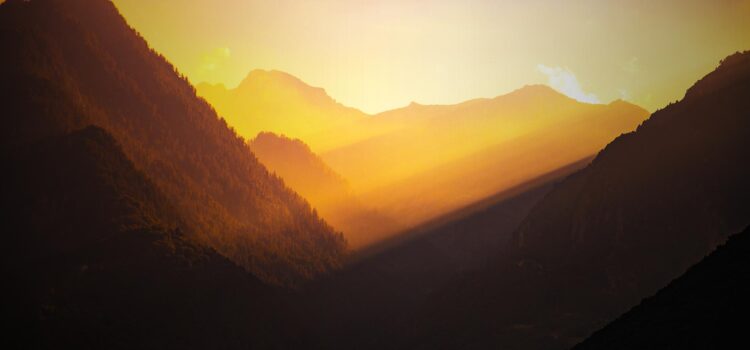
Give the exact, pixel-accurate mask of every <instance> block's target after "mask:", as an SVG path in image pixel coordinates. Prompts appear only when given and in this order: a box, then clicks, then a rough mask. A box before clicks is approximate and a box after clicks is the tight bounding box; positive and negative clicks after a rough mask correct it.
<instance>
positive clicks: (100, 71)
mask: <svg viewBox="0 0 750 350" xmlns="http://www.w3.org/2000/svg"><path fill="white" fill-rule="evenodd" d="M0 46H2V47H3V48H4V50H3V52H4V54H3V55H2V57H0V76H2V79H1V80H0V92H1V94H2V96H1V97H0V99H1V102H2V105H3V108H4V111H3V113H4V116H6V117H5V118H4V120H3V122H4V127H3V128H2V135H0V136H2V146H3V149H4V150H6V151H7V152H8V153H13V152H15V151H16V150H19V149H23V148H25V147H28V146H29V145H31V144H33V143H35V142H37V141H40V140H44V139H46V138H49V137H55V136H59V135H62V134H65V133H67V132H70V131H72V130H76V129H80V128H83V127H85V126H87V125H96V126H99V127H101V128H103V129H105V130H107V131H108V132H109V133H111V134H112V136H113V137H114V138H115V139H116V140H117V141H118V143H119V144H120V145H122V149H123V151H124V153H125V154H126V156H127V157H128V158H129V159H131V160H132V161H133V163H134V164H135V167H136V169H138V170H139V171H142V172H143V173H144V174H145V176H147V177H148V178H149V179H150V180H151V181H153V183H154V184H155V186H156V187H157V188H158V189H159V190H160V191H161V192H163V193H164V195H165V196H166V197H167V199H168V200H169V201H170V203H172V205H173V206H174V208H175V210H176V212H177V213H178V214H179V216H180V218H181V220H182V222H181V225H180V227H181V229H182V230H183V232H185V234H186V235H188V236H190V237H192V238H194V239H195V240H197V241H200V242H201V243H203V244H205V245H207V246H210V247H213V248H215V249H216V250H217V251H218V252H220V253H221V254H223V255H225V256H227V257H229V258H230V259H231V260H232V261H234V262H235V263H237V264H238V265H240V266H243V267H244V268H246V269H247V270H248V271H250V272H252V273H253V274H254V275H256V276H257V277H259V278H260V279H262V280H264V281H267V282H271V283H277V284H296V283H299V281H302V280H307V279H310V278H312V277H314V276H316V275H318V274H321V273H325V272H327V271H329V270H331V269H332V268H336V267H338V266H340V262H341V260H342V257H343V254H344V253H345V249H346V248H345V241H344V240H343V237H342V236H341V234H340V233H336V232H334V231H333V230H332V228H331V227H330V226H328V225H327V224H326V223H325V222H324V221H323V220H322V219H320V218H319V217H318V216H317V215H316V214H315V212H314V211H313V210H312V208H311V207H310V206H309V204H308V203H307V202H306V201H305V200H304V199H302V198H301V197H300V196H299V195H297V194H296V193H294V192H292V191H291V190H289V189H288V188H286V187H285V186H284V184H283V182H282V181H280V180H279V179H278V178H277V177H275V176H273V175H272V174H270V173H269V172H268V171H267V170H266V169H265V167H263V166H262V165H261V164H260V163H259V162H258V161H257V159H256V158H255V157H254V156H253V154H252V153H251V151H250V150H249V148H248V147H247V145H246V144H245V142H244V141H243V140H242V139H241V138H240V137H238V136H237V135H236V134H235V133H234V131H232V130H231V129H230V128H229V127H228V126H227V125H226V123H225V122H224V120H222V119H220V118H219V117H218V116H217V115H216V113H215V112H214V111H213V109H212V108H211V107H210V106H209V105H208V103H206V102H205V101H203V100H202V99H199V98H197V97H196V94H195V90H194V88H193V87H192V86H191V85H190V84H189V83H188V82H187V80H185V79H184V78H183V77H180V76H179V74H178V73H177V72H176V71H175V69H174V67H173V66H172V65H171V64H169V63H168V62H167V61H166V60H165V59H164V58H163V57H162V56H160V55H158V54H156V53H155V52H153V51H152V50H151V49H150V48H149V47H148V45H147V44H146V42H145V41H144V40H143V39H142V38H141V37H140V36H139V35H138V34H137V33H136V32H134V31H133V30H132V29H131V28H130V27H128V26H127V24H126V23H125V21H124V19H123V18H122V17H121V16H120V15H119V13H118V12H117V9H116V8H115V6H114V5H113V4H112V3H110V2H109V1H103V0H71V1H62V0H37V1H30V2H29V1H8V2H6V3H4V4H3V5H2V8H0Z"/></svg>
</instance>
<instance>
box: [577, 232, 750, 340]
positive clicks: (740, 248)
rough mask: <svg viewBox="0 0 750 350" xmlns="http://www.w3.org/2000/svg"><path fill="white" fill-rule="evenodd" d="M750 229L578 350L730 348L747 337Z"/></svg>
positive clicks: (749, 307)
mask: <svg viewBox="0 0 750 350" xmlns="http://www.w3.org/2000/svg"><path fill="white" fill-rule="evenodd" d="M749 292H750V229H745V231H743V232H742V233H739V234H736V235H734V236H732V237H730V238H729V240H728V241H727V243H726V244H724V245H723V246H721V247H719V248H718V249H717V250H716V251H714V252H713V253H711V255H709V256H708V257H706V258H704V259H703V260H702V261H701V262H700V263H698V264H696V265H695V266H693V267H691V268H690V269H689V270H688V271H687V272H686V273H685V274H683V275H682V276H680V277H679V278H678V279H676V280H674V281H672V282H671V283H670V284H669V285H668V286H667V287H665V288H663V289H662V290H660V291H659V292H658V293H656V295H654V296H652V297H649V298H647V299H645V300H643V301H642V302H641V303H640V304H639V305H638V306H636V307H634V308H633V309H632V310H630V311H628V312H627V313H625V314H624V315H622V316H620V317H619V318H618V319H617V320H615V321H614V322H612V323H610V324H609V325H607V326H606V327H605V328H603V329H602V330H600V331H597V332H596V333H594V334H593V335H592V336H591V337H590V338H588V339H586V341H584V342H583V343H581V344H579V345H577V346H576V347H575V348H574V349H582V350H583V349H688V348H693V349H696V348H703V349H710V348H731V347H733V346H736V344H741V343H742V342H744V340H745V332H744V327H743V325H744V323H743V322H741V321H740V320H742V319H744V318H745V316H746V315H747V311H748V310H750V304H749V303H748V300H747V295H748V293H749Z"/></svg>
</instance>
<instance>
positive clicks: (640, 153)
mask: <svg viewBox="0 0 750 350" xmlns="http://www.w3.org/2000/svg"><path fill="white" fill-rule="evenodd" d="M748 111H750V52H746V53H737V54H734V55H732V56H729V57H727V58H726V59H724V60H723V61H722V63H721V64H720V66H719V67H718V68H717V69H716V70H715V71H714V72H712V73H710V74H708V75H707V76H706V77H704V78H703V79H701V80H700V81H698V82H697V83H696V84H695V85H694V86H693V87H691V88H690V89H689V90H688V92H687V93H686V95H685V98H684V99H682V100H681V101H680V102H677V103H674V104H671V105H669V106H667V107H665V108H664V109H662V110H660V111H657V112H655V113H654V114H653V115H652V116H651V117H650V118H649V119H648V120H647V121H645V122H644V123H643V124H642V125H641V126H640V127H638V129H637V130H636V131H635V132H633V133H630V134H626V135H623V136H621V137H618V138H617V139H616V140H614V141H613V142H612V143H610V144H609V145H608V146H607V147H606V148H605V149H604V150H602V151H601V152H600V153H599V154H598V155H597V157H596V158H595V159H594V161H593V162H592V163H591V164H590V165H589V166H587V167H586V168H584V169H583V170H581V171H579V172H577V173H575V174H573V175H571V176H570V177H568V178H567V179H566V180H564V181H563V182H562V183H560V184H559V185H557V186H556V187H555V188H554V189H553V190H552V191H550V192H549V193H548V194H547V195H546V196H545V197H544V198H543V199H542V200H541V201H539V202H538V203H537V204H536V205H535V206H534V208H533V209H532V210H531V212H530V213H529V215H528V216H527V217H526V218H525V219H524V221H523V222H522V223H521V225H520V226H519V228H518V230H517V231H516V232H515V233H514V237H513V243H512V246H511V247H510V248H509V249H508V253H507V254H506V255H505V256H501V257H498V260H499V261H497V263H494V264H493V265H492V266H490V267H488V268H487V269H485V270H484V271H479V272H477V273H474V274H472V275H468V276H466V277H465V278H463V279H461V280H459V281H456V283H453V285H452V286H449V287H446V288H444V289H443V290H442V291H441V292H440V293H438V294H436V296H435V297H433V298H432V301H431V302H429V303H428V306H427V307H425V308H424V312H423V314H422V315H420V316H419V317H417V318H416V319H415V321H414V324H415V328H416V331H413V332H412V333H413V334H414V335H413V336H411V338H413V342H412V344H411V345H413V346H418V347H423V348H430V347H445V348H459V347H472V346H473V347H478V348H482V347H492V346H500V347H503V348H508V349H564V348H569V347H571V346H573V345H575V344H576V343H579V342H580V341H582V340H583V339H585V338H586V337H588V336H589V335H590V334H591V332H593V331H594V330H596V329H599V328H601V327H602V326H604V325H605V324H607V323H608V322H610V321H611V320H613V319H614V318H615V317H617V316H618V315H620V314H622V313H623V312H625V311H626V310H628V308H630V307H632V306H633V305H635V304H637V303H638V302H639V301H640V300H641V299H642V298H644V297H646V296H649V295H652V294H653V293H655V292H656V291H657V290H658V289H659V288H662V287H663V286H665V285H666V284H667V283H668V282H669V281H671V280H672V279H674V278H675V277H677V276H679V275H680V274H682V273H684V272H685V270H686V269H687V268H689V267H690V266H692V265H693V264H695V263H697V262H698V261H699V260H700V259H702V258H703V257H704V256H705V255H706V254H708V253H709V252H711V251H712V250H713V249H714V248H715V247H716V246H717V245H718V244H720V243H721V242H723V241H724V240H725V239H726V238H727V236H728V235H729V234H731V233H734V232H738V231H740V230H742V229H743V228H744V227H746V226H747V225H748V224H750V206H748V204H747V203H750V181H748V179H750V163H748V159H750V114H748Z"/></svg>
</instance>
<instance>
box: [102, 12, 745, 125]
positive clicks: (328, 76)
mask: <svg viewBox="0 0 750 350" xmlns="http://www.w3.org/2000/svg"><path fill="white" fill-rule="evenodd" d="M115 3H116V5H117V6H118V8H119V9H120V10H121V11H122V13H123V14H124V16H125V17H126V19H127V20H128V21H129V22H130V24H131V25H132V26H134V27H135V28H136V29H137V30H138V31H140V32H141V34H142V35H144V36H145V38H146V40H148V42H149V43H150V44H151V45H152V46H153V47H154V48H155V49H156V50H157V51H159V52H161V53H163V54H164V55H165V56H166V57H167V58H168V59H169V60H170V61H172V62H173V63H174V64H175V65H176V66H177V67H178V69H179V70H180V71H181V72H182V73H183V74H186V75H187V76H188V77H189V79H190V80H191V81H192V82H193V83H194V84H195V83H199V82H210V83H223V84H225V85H226V86H227V87H230V88H231V87H234V86H235V85H237V84H238V83H239V82H240V81H241V80H242V79H243V78H244V77H245V76H246V75H247V73H248V72H249V71H250V70H252V69H278V70H281V71H285V72H288V73H290V74H292V75H294V76H297V77H299V78H300V79H302V80H303V81H305V82H307V83H310V84H311V85H314V86H321V87H324V88H325V89H326V91H327V92H328V93H329V94H330V95H331V96H332V97H334V98H335V99H337V100H338V101H339V102H342V103H343V104H345V105H348V106H352V107H356V108H359V109H362V110H363V111H365V112H369V113H376V112H381V111H384V110H387V109H391V108H395V107H400V106H404V105H406V104H408V103H409V102H411V101H417V102H419V103H425V104H432V103H456V102H460V101H464V100H467V99H471V98H476V97H494V96H497V95H500V94H504V93H508V92H510V91H512V90H515V89H516V88H518V87H520V86H523V85H526V84H533V83H550V82H551V81H550V78H549V77H548V76H547V75H545V74H544V73H545V72H547V73H550V72H552V73H555V72H557V73H556V75H554V76H553V77H552V78H553V79H556V80H557V81H558V82H559V81H566V80H565V79H563V78H566V79H567V78H570V77H573V78H574V79H575V80H576V81H575V82H574V83H577V84H578V86H579V87H580V90H581V91H575V90H576V87H575V86H574V85H575V84H574V85H573V86H571V85H570V84H564V86H553V87H555V88H557V89H558V90H561V91H563V92H565V93H566V94H568V95H569V96H573V97H578V99H579V100H586V99H581V98H580V96H589V97H590V96H595V98H594V99H591V98H588V100H589V101H600V102H604V103H606V102H610V101H612V100H614V99H618V98H624V99H626V100H628V101H630V102H633V103H635V104H637V105H639V106H642V107H644V108H646V109H648V110H651V111H653V110H655V109H657V108H660V107H663V106H664V105H666V104H667V103H669V102H671V101H675V100H677V99H678V98H680V97H682V93H683V92H684V90H685V89H686V88H687V87H688V86H689V85H690V84H691V83H692V82H694V81H695V80H696V79H697V78H699V77H700V76H702V75H704V74H706V73H707V72H708V71H710V70H711V69H712V68H713V67H714V66H715V64H716V62H717V61H718V60H719V59H721V58H722V57H725V56H726V55H728V54H730V53H732V52H735V51H738V50H741V49H744V48H746V47H748V45H750V21H747V20H746V19H747V18H748V15H750V1H747V0H721V1H693V0H691V1H678V0H668V1H658V2H653V1H565V2H561V1H523V2H521V1H486V0H484V1H480V0H473V1H459V0H446V1H429V2H428V1H420V0H406V1H403V0H398V1H396V0H386V1H365V0H355V1H339V0H323V1H311V2H305V1H302V2H300V1H292V0H278V1H238V0H219V1H207V0H189V1H185V0H179V1H178V0H164V1H145V0H115ZM165 14H169V15H168V16H165ZM672 57H690V59H689V60H688V59H685V60H673V59H671V58H672ZM545 67H546V68H545ZM567 81H568V82H569V81H570V80H569V79H568V80H567Z"/></svg>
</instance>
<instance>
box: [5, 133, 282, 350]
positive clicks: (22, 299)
mask: <svg viewBox="0 0 750 350" xmlns="http://www.w3.org/2000/svg"><path fill="white" fill-rule="evenodd" d="M2 160H3V164H4V165H6V166H7V168H6V170H5V174H4V175H5V179H6V180H5V181H4V182H3V183H2V203H3V209H4V215H6V216H5V219H4V222H3V227H4V229H3V232H4V234H3V254H2V275H3V288H2V289H3V291H2V305H3V307H2V310H3V317H4V318H5V319H6V320H12V321H11V322H9V323H7V327H6V328H4V329H3V332H4V336H3V339H2V341H1V342H2V343H3V344H5V346H4V348H165V347H169V348H206V347H232V348H242V347H245V348H247V347H251V346H270V344H273V345H280V342H281V340H280V339H285V338H284V337H282V336H281V335H282V334H284V335H286V336H287V338H286V341H288V342H290V343H291V341H292V338H291V337H290V336H288V335H290V334H295V330H294V329H293V325H291V324H285V325H283V326H282V325H281V324H280V322H279V320H278V318H277V317H276V316H275V313H277V312H278V311H279V310H281V309H283V307H282V306H283V304H280V303H279V302H278V300H279V299H278V298H277V297H276V296H274V294H275V293H277V292H276V291H275V290H273V289H272V288H270V287H268V286H266V285H265V284H263V283H262V282H261V281H259V280H258V279H257V278H254V277H252V276H251V275H250V274H248V273H247V272H245V271H244V270H243V269H242V268H241V267H239V266H237V265H235V264H234V263H232V262H231V261H229V260H227V259H226V258H224V257H223V256H221V255H219V254H217V253H216V252H215V251H214V250H213V249H211V248H207V247H205V246H202V245H200V244H198V243H196V242H195V241H193V240H191V239H190V238H189V237H186V236H185V234H184V233H183V232H182V231H181V230H180V229H179V228H177V227H179V224H180V222H179V219H178V216H177V213H176V211H175V210H174V207H173V206H172V205H171V204H170V202H169V201H168V200H167V199H166V198H165V197H164V196H163V195H162V194H161V193H160V191H158V189H156V187H155V186H154V185H153V183H152V182H151V181H149V180H148V179H147V178H146V177H145V176H144V175H143V174H142V173H141V172H140V171H138V170H136V169H135V168H134V166H133V164H132V162H131V161H130V160H128V159H127V157H126V156H125V155H124V154H123V152H122V151H121V150H120V147H119V145H117V143H116V142H115V141H114V139H113V138H112V137H111V136H110V135H109V134H108V133H107V132H105V131H104V130H102V129H100V128H96V127H89V128H85V129H83V130H80V131H75V132H72V133H70V134H67V135H64V136H57V137H52V138H50V139H47V140H45V141H42V142H40V143H38V144H35V145H33V146H30V147H28V148H26V149H24V150H23V151H19V152H18V153H15V154H13V155H10V156H8V155H6V156H4V157H3V158H2ZM217 322H220V323H217ZM218 324H220V326H217V325H218ZM5 332H7V333H5ZM290 343H289V344H287V345H288V346H291V344H290Z"/></svg>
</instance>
